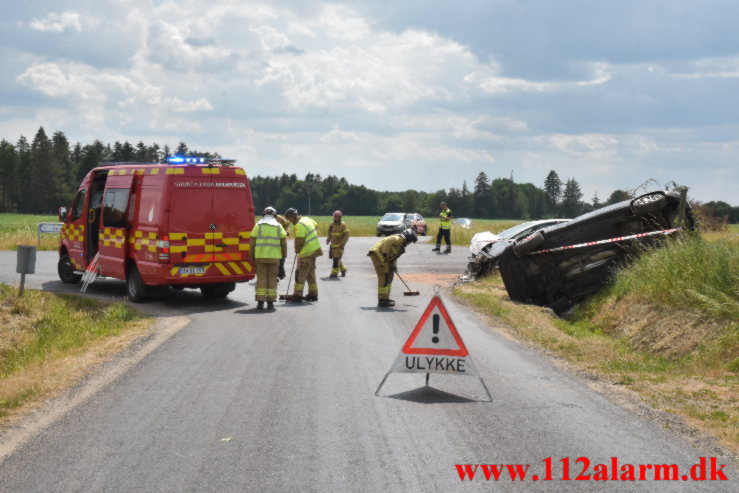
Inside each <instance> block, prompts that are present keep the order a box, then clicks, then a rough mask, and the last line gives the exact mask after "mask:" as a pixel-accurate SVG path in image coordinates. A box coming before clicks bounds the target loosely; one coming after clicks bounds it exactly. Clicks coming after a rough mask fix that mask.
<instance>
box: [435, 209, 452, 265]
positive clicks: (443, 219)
mask: <svg viewBox="0 0 739 493" xmlns="http://www.w3.org/2000/svg"><path fill="white" fill-rule="evenodd" d="M452 219H454V215H453V214H452V211H451V209H449V207H447V205H446V202H442V203H440V204H439V233H438V234H437V235H436V246H435V247H434V248H433V250H432V251H434V252H438V251H440V250H441V240H442V238H443V239H444V241H445V242H446V250H444V253H449V252H451V251H452Z"/></svg>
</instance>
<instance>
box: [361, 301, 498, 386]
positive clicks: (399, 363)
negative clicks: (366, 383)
mask: <svg viewBox="0 0 739 493" xmlns="http://www.w3.org/2000/svg"><path fill="white" fill-rule="evenodd" d="M391 373H425V374H426V385H428V383H429V375H430V374H431V373H446V374H454V375H466V376H476V377H478V378H479V379H480V383H481V384H482V386H483V388H484V389H485V392H486V393H487V395H488V399H490V401H492V400H493V398H492V397H491V396H490V391H489V390H488V387H487V385H485V381H484V380H483V379H482V377H481V376H480V372H479V371H478V370H477V367H475V364H474V363H473V361H472V357H471V356H470V353H469V351H467V347H466V346H465V345H464V342H463V341H462V338H461V337H460V335H459V332H458V331H457V328H456V327H455V326H454V322H452V319H451V317H450V316H449V312H448V311H447V309H446V307H445V306H444V303H442V301H441V298H440V297H439V296H438V295H436V296H434V297H433V298H431V301H430V302H429V306H427V307H426V309H425V310H424V312H423V314H422V315H421V318H420V319H419V320H418V323H417V324H416V327H415V328H414V329H413V331H412V332H411V335H410V336H408V340H406V341H405V344H404V345H403V348H402V349H401V350H400V353H398V356H397V357H396V358H395V362H393V365H392V366H391V367H390V370H388V372H387V373H386V374H385V376H384V377H383V378H382V381H381V382H380V385H379V386H378V387H377V390H375V395H379V392H380V389H381V388H382V386H383V385H384V384H385V381H386V380H387V377H388V376H389V375H390V374H391Z"/></svg>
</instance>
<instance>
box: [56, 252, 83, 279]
mask: <svg viewBox="0 0 739 493" xmlns="http://www.w3.org/2000/svg"><path fill="white" fill-rule="evenodd" d="M56 270H57V273H58V274H59V279H61V281H62V282H63V283H64V284H77V283H78V282H80V279H82V276H81V275H80V274H75V273H74V266H73V265H72V260H71V259H70V258H69V255H67V254H66V253H65V254H63V255H62V256H60V257H59V263H57V265H56Z"/></svg>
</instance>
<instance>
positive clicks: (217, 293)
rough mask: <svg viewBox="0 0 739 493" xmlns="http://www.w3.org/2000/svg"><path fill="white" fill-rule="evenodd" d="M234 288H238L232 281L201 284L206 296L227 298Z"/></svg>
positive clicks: (202, 291) (201, 290)
mask: <svg viewBox="0 0 739 493" xmlns="http://www.w3.org/2000/svg"><path fill="white" fill-rule="evenodd" d="M234 289H236V284H235V283H232V282H224V283H219V284H203V285H202V286H200V292H201V293H202V294H203V296H205V297H206V298H225V297H227V296H228V293H230V292H231V291H233V290H234Z"/></svg>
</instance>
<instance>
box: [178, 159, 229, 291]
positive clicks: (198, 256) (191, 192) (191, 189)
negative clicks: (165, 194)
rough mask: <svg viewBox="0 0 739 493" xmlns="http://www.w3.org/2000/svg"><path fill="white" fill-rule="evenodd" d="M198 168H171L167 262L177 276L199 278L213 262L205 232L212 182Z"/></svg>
mask: <svg viewBox="0 0 739 493" xmlns="http://www.w3.org/2000/svg"><path fill="white" fill-rule="evenodd" d="M202 170H203V168H200V167H197V166H183V167H176V168H175V167H173V168H169V169H167V172H168V173H170V193H169V227H168V228H167V233H168V235H169V251H170V254H169V263H170V264H173V265H174V266H175V267H176V268H173V269H172V273H173V274H176V275H178V276H180V277H202V276H203V275H205V273H206V272H207V270H208V269H209V268H210V266H211V265H212V263H213V248H212V246H210V247H209V246H208V245H206V233H210V232H212V231H214V230H215V228H216V227H217V225H216V224H215V223H214V222H213V217H212V216H213V212H212V211H213V192H212V189H211V188H212V183H213V180H212V178H211V175H210V174H206V173H203V172H202Z"/></svg>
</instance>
